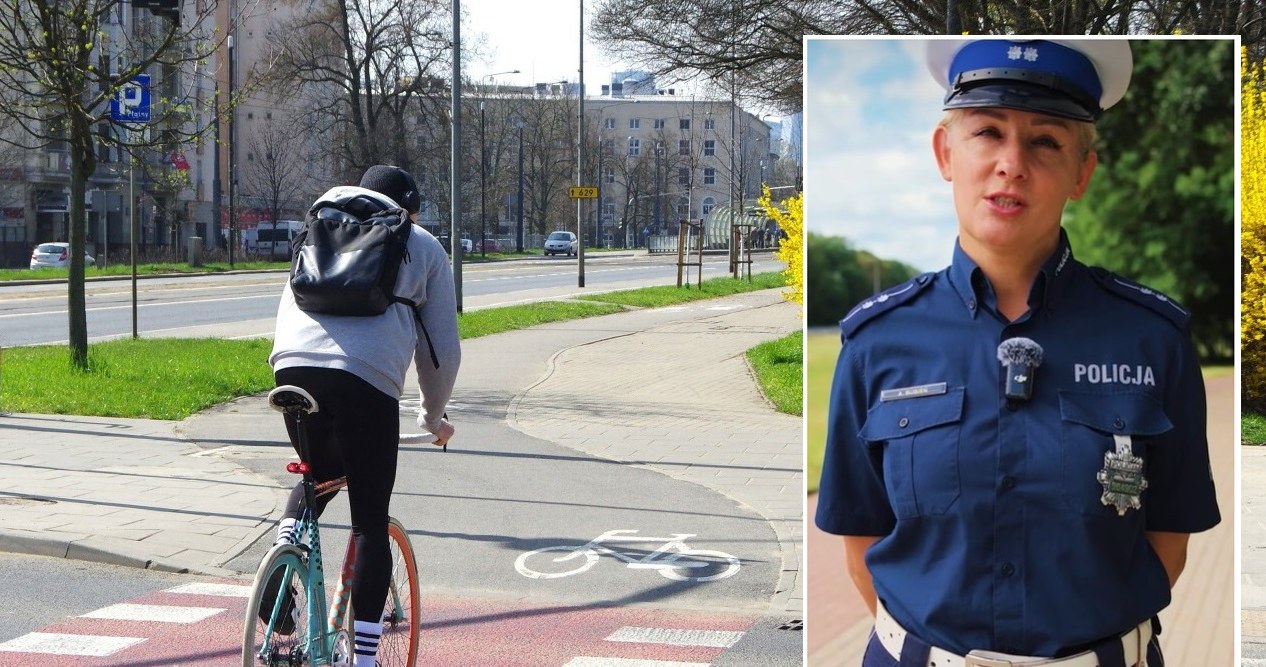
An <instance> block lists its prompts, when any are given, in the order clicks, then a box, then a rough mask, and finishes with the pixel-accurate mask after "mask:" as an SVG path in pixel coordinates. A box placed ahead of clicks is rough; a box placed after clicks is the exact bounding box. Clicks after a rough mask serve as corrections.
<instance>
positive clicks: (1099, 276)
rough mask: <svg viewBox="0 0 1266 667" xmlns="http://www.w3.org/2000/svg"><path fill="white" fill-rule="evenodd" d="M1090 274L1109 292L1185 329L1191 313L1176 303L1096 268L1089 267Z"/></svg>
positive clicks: (1132, 282)
mask: <svg viewBox="0 0 1266 667" xmlns="http://www.w3.org/2000/svg"><path fill="white" fill-rule="evenodd" d="M1090 274H1091V275H1093V276H1094V277H1095V280H1096V281H1098V282H1099V284H1100V285H1102V286H1103V288H1104V289H1106V290H1108V291H1109V292H1111V293H1113V294H1115V295H1117V296H1119V297H1121V298H1123V299H1126V300H1127V301H1131V302H1134V303H1137V304H1139V305H1140V306H1143V307H1144V308H1147V309H1148V310H1152V311H1154V312H1156V313H1158V314H1159V315H1161V316H1162V317H1164V318H1165V319H1167V320H1169V321H1170V322H1172V323H1173V324H1174V325H1175V326H1177V327H1179V328H1186V327H1187V322H1188V320H1190V319H1191V313H1188V312H1187V311H1186V310H1185V309H1183V307H1182V306H1180V305H1178V302H1177V301H1174V300H1173V299H1171V298H1169V297H1168V296H1166V295H1164V294H1162V293H1161V292H1158V291H1156V290H1154V289H1152V288H1150V287H1147V286H1146V285H1140V284H1139V283H1136V282H1134V281H1133V280H1129V279H1127V278H1122V277H1121V276H1119V275H1117V274H1115V273H1113V272H1111V271H1109V270H1107V269H1104V268H1100V267H1097V266H1093V267H1090Z"/></svg>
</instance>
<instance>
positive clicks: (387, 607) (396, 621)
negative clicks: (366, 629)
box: [347, 518, 422, 667]
mask: <svg viewBox="0 0 1266 667" xmlns="http://www.w3.org/2000/svg"><path fill="white" fill-rule="evenodd" d="M387 543H388V545H389V548H390V549H391V584H390V586H389V588H388V589H387V602H386V604H384V605H383V610H382V616H381V617H380V618H381V620H382V638H381V639H380V640H379V642H378V664H379V665H381V666H382V667H415V665H417V662H418V651H419V649H420V647H421V635H422V586H421V584H420V583H419V582H418V562H417V557H416V556H415V555H414V554H413V544H412V543H411V542H410V541H409V534H408V533H406V532H405V530H404V525H403V524H401V523H400V522H399V521H398V520H396V519H394V518H389V519H388V521H387ZM354 620H355V610H354V609H352V605H350V604H349V605H347V628H348V629H349V631H350V629H351V628H353V627H355V624H354ZM353 639H355V638H354V637H353Z"/></svg>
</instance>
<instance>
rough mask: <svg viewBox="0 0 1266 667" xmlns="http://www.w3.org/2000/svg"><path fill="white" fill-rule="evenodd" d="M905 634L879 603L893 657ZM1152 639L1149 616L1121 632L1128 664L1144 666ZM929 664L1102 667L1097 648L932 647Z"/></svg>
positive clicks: (879, 630) (879, 627) (879, 629)
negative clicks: (1040, 652)
mask: <svg viewBox="0 0 1266 667" xmlns="http://www.w3.org/2000/svg"><path fill="white" fill-rule="evenodd" d="M906 634H907V633H906V631H905V628H902V627H901V625H900V624H899V623H897V621H896V620H895V619H893V617H892V616H891V615H890V614H889V613H888V610H887V609H884V606H883V604H882V603H880V604H879V605H878V608H877V611H876V613H875V636H877V637H878V638H879V643H880V644H882V645H883V647H884V648H885V649H886V650H887V651H888V653H889V654H891V655H892V657H893V658H896V659H900V658H901V647H902V645H903V644H904V643H905V640H906ZM1151 640H1152V621H1151V620H1150V619H1149V620H1146V621H1143V622H1142V623H1140V624H1139V625H1138V627H1136V628H1132V629H1131V630H1130V631H1129V632H1126V633H1125V634H1123V635H1121V637H1120V639H1119V641H1120V642H1121V647H1122V649H1124V652H1125V664H1127V665H1143V664H1144V663H1143V661H1144V659H1146V658H1147V644H1148V642H1150V641H1151ZM927 664H928V665H929V667H931V666H935V667H1039V666H1040V667H1099V658H1098V657H1097V656H1096V655H1095V652H1094V651H1084V652H1082V653H1078V654H1077V655H1070V656H1068V657H1066V658H1041V657H1032V656H1023V655H1009V654H1007V653H998V652H995V651H982V650H975V651H972V652H971V653H968V654H967V655H965V656H964V655H958V654H957V653H953V652H951V651H947V650H945V649H943V648H937V647H935V646H932V647H930V650H929V651H928V662H927Z"/></svg>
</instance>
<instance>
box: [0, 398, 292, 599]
mask: <svg viewBox="0 0 1266 667" xmlns="http://www.w3.org/2000/svg"><path fill="white" fill-rule="evenodd" d="M176 427H177V423H176V422H169V421H153V420H144V419H109V418H102V417H63V416H55V415H29V414H18V415H4V416H2V417H0V439H3V441H4V448H3V453H2V454H0V550H4V551H14V552H21V553H33V554H40V555H45V556H59V557H66V558H78V559H83V560H92V561H101V562H106V563H115V564H119V565H131V566H137V567H149V568H153V569H161V570H172V571H177V572H182V571H189V572H200V573H207V574H227V571H226V570H222V569H221V566H222V565H223V564H224V563H226V562H227V561H228V560H229V558H231V557H232V556H233V555H234V554H236V553H237V552H239V551H241V550H242V549H245V548H246V547H247V546H248V545H250V544H251V543H252V542H254V541H255V539H256V538H258V537H259V535H260V533H261V531H264V530H267V529H268V527H269V526H270V525H271V523H272V521H273V519H271V518H269V517H271V516H272V515H274V514H275V511H280V507H281V504H282V503H283V502H284V498H283V496H282V494H281V492H280V491H279V490H278V488H277V485H276V483H275V482H273V481H272V480H269V479H267V478H264V477H262V476H260V475H257V474H255V473H253V472H251V471H249V470H246V469H245V468H243V467H241V466H239V465H237V464H236V463H232V462H229V461H226V460H224V459H220V458H216V457H214V456H204V455H202V450H201V449H200V448H198V447H197V446H195V445H194V444H192V443H190V442H187V441H185V440H182V439H181V438H180V437H179V436H178V435H177V434H176ZM283 437H284V431H283Z"/></svg>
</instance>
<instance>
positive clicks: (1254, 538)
mask: <svg viewBox="0 0 1266 667" xmlns="http://www.w3.org/2000/svg"><path fill="white" fill-rule="evenodd" d="M1239 449H1240V511H1241V512H1242V515H1241V516H1242V522H1243V523H1242V528H1241V533H1240V635H1241V638H1240V660H1241V662H1240V664H1241V665H1242V666H1243V667H1266V446H1252V447H1250V446H1241V447H1240V448H1239Z"/></svg>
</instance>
